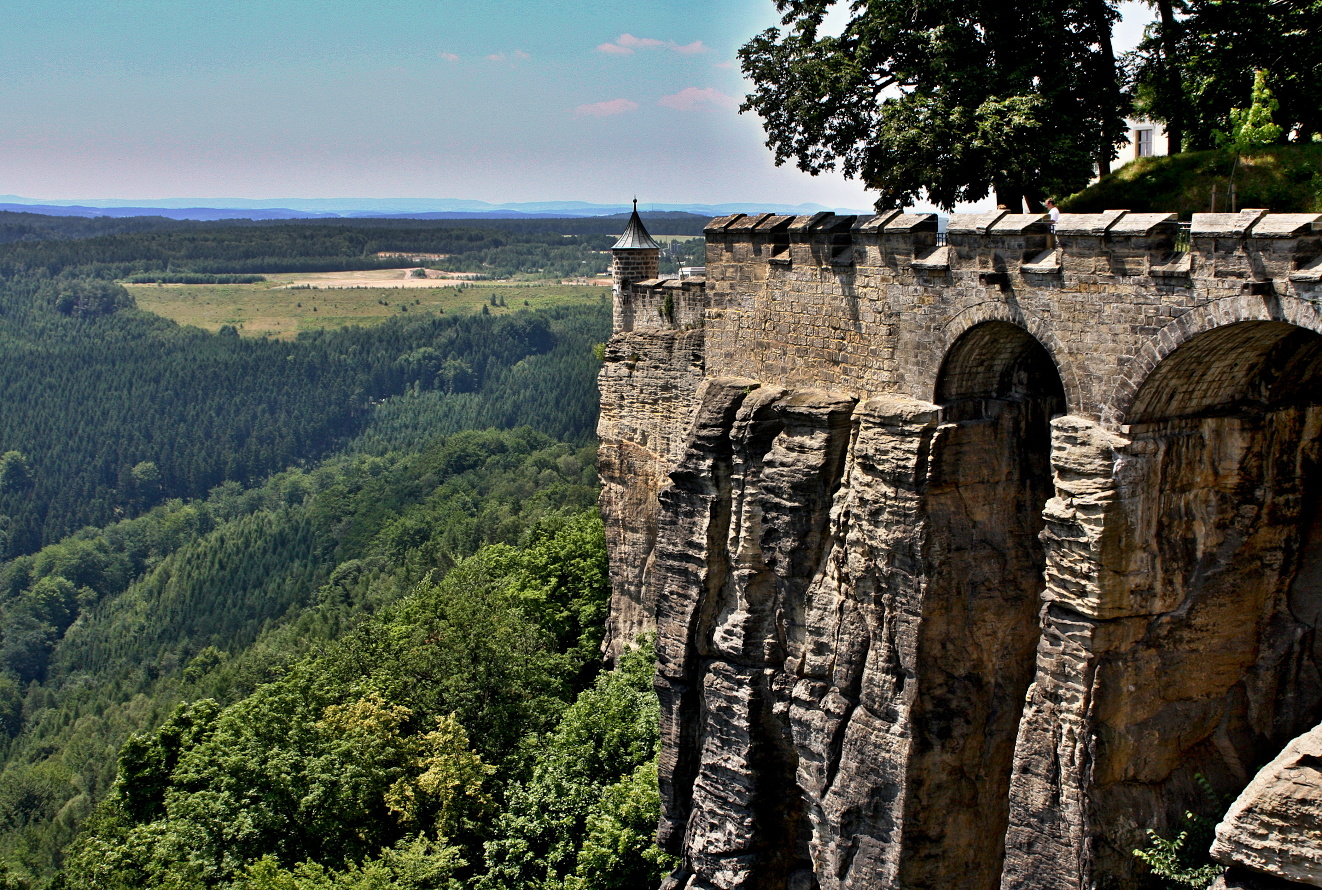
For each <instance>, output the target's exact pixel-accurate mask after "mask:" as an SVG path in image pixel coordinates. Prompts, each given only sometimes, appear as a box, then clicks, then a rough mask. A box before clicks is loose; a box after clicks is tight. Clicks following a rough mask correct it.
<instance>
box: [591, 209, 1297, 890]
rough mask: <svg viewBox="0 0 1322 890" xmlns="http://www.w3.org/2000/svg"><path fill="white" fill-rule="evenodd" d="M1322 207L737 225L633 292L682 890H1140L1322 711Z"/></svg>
mask: <svg viewBox="0 0 1322 890" xmlns="http://www.w3.org/2000/svg"><path fill="white" fill-rule="evenodd" d="M1320 222H1322V217H1317V216H1312V217H1297V216H1289V217H1285V216H1282V215H1277V216H1272V215H1266V216H1264V215H1263V214H1262V213H1261V212H1260V211H1254V212H1252V213H1249V214H1236V215H1229V214H1224V215H1216V216H1215V217H1212V216H1211V215H1208V216H1206V217H1204V218H1202V219H1198V218H1196V219H1195V222H1194V227H1193V233H1192V235H1193V237H1192V243H1193V250H1192V251H1190V252H1188V253H1176V252H1174V234H1175V232H1174V226H1175V223H1174V221H1173V219H1171V218H1170V217H1168V216H1163V215H1160V214H1146V215H1134V214H1129V215H1125V214H1123V213H1118V212H1117V213H1110V214H1100V215H1097V216H1096V217H1073V218H1071V217H1068V216H1067V217H1063V218H1062V221H1061V224H1060V226H1058V230H1057V238H1058V244H1057V246H1056V247H1055V248H1049V247H1048V245H1047V243H1046V230H1045V224H1044V223H1043V222H1042V220H1041V219H1040V218H1037V217H1022V216H1014V215H1010V216H1007V215H1005V214H1003V213H998V214H990V215H985V216H979V217H975V218H966V219H958V218H957V219H955V220H953V221H952V224H951V227H950V230H949V234H948V241H947V243H946V244H944V245H942V244H937V243H936V240H937V239H936V234H935V230H934V221H933V220H932V219H931V218H930V217H926V218H925V217H921V216H912V215H904V214H900V215H895V214H889V215H886V216H883V217H877V218H874V219H864V220H856V219H853V218H849V217H844V218H842V217H830V216H829V215H826V216H822V215H819V216H818V217H812V218H798V219H795V218H789V217H774V216H771V215H761V216H757V217H735V218H727V219H724V220H718V221H716V223H715V224H714V225H713V226H712V227H711V228H709V231H708V270H709V276H708V279H707V281H706V283H705V288H704V289H703V290H701V291H699V290H698V289H696V288H695V287H694V286H693V284H692V283H691V282H689V283H684V284H683V285H682V290H681V289H679V288H680V287H681V285H679V283H676V282H666V281H660V280H648V281H643V282H637V283H628V285H627V286H626V287H624V288H623V289H622V290H621V292H620V293H618V294H617V297H616V298H617V302H619V303H620V305H619V306H617V313H616V318H617V332H616V334H615V337H614V338H613V339H612V341H611V344H610V346H609V349H608V356H607V363H606V367H605V368H604V369H603V372H602V376H601V388H602V422H601V434H602V451H601V454H602V457H601V465H600V469H601V473H602V477H603V495H602V506H603V511H604V513H605V516H606V521H607V528H608V533H609V541H610V547H611V556H612V573H613V574H612V578H613V582H614V584H615V589H614V599H613V604H612V616H611V629H610V641H609V645H610V646H611V647H613V649H612V651H618V650H619V647H622V646H624V645H627V644H628V643H629V641H630V640H631V639H632V638H633V637H634V636H635V635H636V634H637V633H638V632H640V631H647V630H652V629H655V632H656V633H657V652H658V656H657V657H658V663H657V681H656V682H657V689H658V693H659V695H660V697H661V702H662V735H663V744H664V747H663V751H662V759H661V770H660V772H661V786H662V799H663V810H664V812H663V816H662V820H661V825H660V829H659V838H660V840H661V842H662V844H663V845H664V846H665V847H666V848H667V849H669V850H671V851H672V852H674V853H676V854H678V855H680V856H681V857H682V859H683V863H684V864H683V866H682V868H681V869H680V871H679V872H677V873H676V875H675V876H674V877H673V878H672V881H671V883H672V884H673V885H674V886H675V887H679V886H689V887H693V888H710V887H717V888H722V890H733V888H745V887H746V888H776V890H780V888H795V890H798V888H804V890H808V888H821V890H836V888H864V887H868V888H873V887H882V888H937V887H942V888H945V887H961V888H971V890H983V888H988V890H990V888H997V887H1005V888H1010V887H1016V888H1078V890H1083V888H1094V887H1096V888H1108V887H1117V888H1120V887H1136V886H1138V884H1139V882H1140V880H1141V878H1142V868H1141V865H1140V863H1139V862H1138V860H1136V859H1135V858H1134V857H1133V856H1132V850H1133V849H1134V848H1135V847H1136V846H1140V845H1142V843H1143V842H1144V840H1145V835H1144V831H1145V830H1146V829H1147V828H1149V827H1151V828H1155V829H1157V830H1158V831H1162V832H1165V833H1167V834H1174V833H1175V832H1176V831H1178V830H1179V827H1180V824H1181V820H1182V815H1183V813H1184V812H1185V811H1186V810H1187V809H1191V808H1197V807H1198V806H1200V805H1202V803H1203V802H1204V795H1203V793H1202V790H1201V788H1200V785H1199V780H1198V777H1199V776H1203V777H1206V779H1207V780H1208V781H1210V782H1212V784H1213V785H1214V787H1215V788H1216V789H1217V791H1218V792H1219V793H1223V794H1227V793H1237V792H1238V791H1239V790H1240V789H1243V788H1244V787H1245V786H1246V785H1248V783H1249V781H1250V779H1251V778H1252V777H1253V775H1254V773H1255V772H1256V771H1257V770H1258V769H1259V768H1260V767H1261V766H1262V765H1263V764H1265V763H1267V762H1268V761H1269V760H1271V759H1272V758H1273V757H1274V756H1276V755H1277V754H1278V752H1280V751H1281V749H1282V748H1283V747H1284V746H1285V745H1286V743H1287V742H1288V741H1289V740H1290V739H1292V738H1293V737H1295V736H1297V735H1298V734H1299V733H1301V732H1303V731H1305V730H1307V729H1308V728H1310V727H1312V726H1314V725H1315V724H1317V723H1318V721H1319V720H1320V719H1322V673H1320V672H1319V666H1320V665H1322V634H1319V625H1320V624H1322V510H1320V509H1319V502H1320V501H1322V474H1320V473H1319V472H1318V470H1319V466H1320V465H1322V336H1319V333H1318V332H1320V331H1322V293H1319V290H1322V287H1319V284H1320V283H1322V282H1320V281H1319V279H1322V272H1319V273H1318V274H1316V275H1314V273H1313V272H1312V271H1310V270H1312V269H1313V267H1314V266H1316V265H1318V263H1316V262H1315V258H1316V257H1319V256H1322V227H1319V223H1320ZM1285 811H1289V810H1288V808H1287V810H1285ZM1285 811H1281V810H1279V809H1278V810H1273V812H1285ZM1289 812H1293V811H1289ZM1311 812H1316V811H1315V810H1314V811H1311ZM1263 818H1268V817H1263ZM1270 818H1278V817H1275V816H1273V817H1270ZM1279 818H1284V819H1285V820H1286V821H1289V820H1290V819H1291V818H1294V817H1279ZM1268 821H1270V820H1269V819H1268ZM1296 821H1297V820H1296ZM1264 824H1265V823H1264ZM1273 830H1275V829H1273ZM1235 861H1236V862H1240V863H1241V864H1246V865H1249V866H1250V867H1251V868H1254V867H1256V866H1253V865H1252V864H1251V863H1248V862H1246V861H1242V860H1241V859H1236V860H1235ZM1263 879H1264V880H1265V879H1267V878H1266V877H1264V878H1263ZM1290 879H1291V880H1300V878H1299V877H1298V876H1295V877H1292V878H1290Z"/></svg>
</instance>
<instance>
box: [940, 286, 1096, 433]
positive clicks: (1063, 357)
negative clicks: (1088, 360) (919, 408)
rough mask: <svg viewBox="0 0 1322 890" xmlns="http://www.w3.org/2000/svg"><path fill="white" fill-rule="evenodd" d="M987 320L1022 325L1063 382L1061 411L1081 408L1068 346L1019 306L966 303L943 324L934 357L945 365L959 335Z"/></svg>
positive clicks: (1080, 385) (1080, 388) (1075, 366)
mask: <svg viewBox="0 0 1322 890" xmlns="http://www.w3.org/2000/svg"><path fill="white" fill-rule="evenodd" d="M988 322H1004V323H1005V324H1009V325H1013V326H1015V327H1018V328H1021V329H1022V330H1023V331H1025V332H1026V333H1028V334H1030V335H1031V336H1032V337H1033V339H1035V340H1037V342H1038V343H1039V344H1040V345H1041V346H1042V348H1043V349H1044V350H1045V351H1046V353H1047V355H1048V356H1050V357H1051V361H1052V364H1053V365H1054V366H1055V368H1056V373H1057V374H1059V375H1060V378H1061V382H1062V383H1063V385H1064V390H1065V401H1066V408H1065V409H1064V412H1062V413H1068V412H1069V411H1071V410H1073V411H1078V410H1080V408H1079V406H1081V405H1083V404H1084V402H1085V388H1084V386H1083V383H1082V381H1081V379H1080V377H1079V369H1078V363H1077V362H1075V361H1072V360H1071V354H1070V350H1069V348H1068V347H1067V346H1066V345H1065V344H1064V343H1063V342H1061V340H1060V338H1059V337H1057V336H1056V333H1055V331H1054V330H1053V329H1052V328H1051V326H1050V325H1049V324H1047V322H1046V321H1045V320H1044V319H1043V318H1042V317H1041V316H1038V315H1036V314H1034V313H1031V312H1025V311H1024V310H1023V309H1021V308H1020V307H1019V306H1015V305H1011V304H1008V303H1004V302H1002V301H1000V300H988V301H986V302H983V303H976V304H974V305H972V306H969V307H968V308H966V309H964V310H962V311H960V312H959V313H957V314H956V315H954V316H953V317H951V318H950V320H949V321H947V322H946V323H945V325H943V326H942V328H941V340H940V342H939V343H938V344H937V345H936V349H937V350H938V352H937V356H938V357H939V358H941V360H942V362H941V364H942V365H944V363H945V360H946V359H947V358H948V357H949V355H950V353H951V350H952V349H953V348H954V346H955V344H956V343H957V342H959V339H960V338H961V337H963V336H964V335H965V334H966V333H968V332H969V331H970V330H972V329H973V328H976V327H978V326H980V325H983V324H986V323H988ZM938 376H939V375H938ZM935 387H936V383H935V381H933V383H932V391H935ZM924 395H926V394H924Z"/></svg>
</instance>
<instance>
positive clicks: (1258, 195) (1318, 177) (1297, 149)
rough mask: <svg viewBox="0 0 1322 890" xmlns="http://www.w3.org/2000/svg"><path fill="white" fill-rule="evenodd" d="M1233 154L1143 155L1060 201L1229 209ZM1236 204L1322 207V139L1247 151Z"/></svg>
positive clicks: (1072, 206)
mask: <svg viewBox="0 0 1322 890" xmlns="http://www.w3.org/2000/svg"><path fill="white" fill-rule="evenodd" d="M1233 166H1234V156H1233V155H1230V154H1227V153H1225V152H1221V151H1191V152H1185V153H1183V154H1178V155H1172V156H1170V157H1155V158H1139V159H1138V160H1135V161H1131V162H1129V163H1128V164H1126V165H1125V166H1123V167H1121V168H1120V169H1119V170H1117V171H1115V172H1114V173H1112V174H1110V175H1109V176H1106V177H1104V178H1103V179H1102V180H1101V181H1100V182H1097V183H1095V184H1093V185H1091V186H1089V187H1088V188H1086V189H1084V190H1083V191H1081V192H1079V193H1077V194H1074V195H1071V196H1070V197H1068V198H1066V199H1064V200H1063V201H1061V202H1060V207H1061V209H1062V210H1064V211H1066V212H1067V213H1097V212H1100V211H1102V210H1111V209H1124V210H1132V211H1134V212H1136V213H1155V212H1161V211H1165V212H1172V211H1173V212H1175V213H1178V214H1179V216H1180V219H1189V218H1190V217H1191V216H1192V214H1194V213H1206V212H1208V211H1210V210H1211V209H1212V188H1213V187H1214V186H1215V188H1216V194H1217V206H1216V209H1217V210H1218V211H1222V212H1224V211H1228V210H1230V209H1231V208H1230V206H1229V201H1228V200H1227V197H1226V196H1227V193H1228V191H1229V184H1230V172H1231V168H1232V167H1233ZM1235 190H1236V194H1237V199H1236V202H1235V203H1236V208H1235V209H1240V208H1244V207H1265V208H1268V209H1269V210H1272V211H1274V212H1276V213H1322V143H1305V144H1300V145H1275V146H1271V147H1270V148H1266V149H1263V150H1261V151H1260V152H1256V153H1255V154H1253V155H1251V156H1245V157H1244V158H1242V159H1241V160H1240V167H1239V170H1238V171H1237V172H1236V173H1235Z"/></svg>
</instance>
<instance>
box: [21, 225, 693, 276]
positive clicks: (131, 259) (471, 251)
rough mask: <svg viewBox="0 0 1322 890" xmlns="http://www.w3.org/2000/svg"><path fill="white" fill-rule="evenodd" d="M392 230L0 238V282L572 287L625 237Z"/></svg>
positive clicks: (164, 230) (201, 229)
mask: <svg viewBox="0 0 1322 890" xmlns="http://www.w3.org/2000/svg"><path fill="white" fill-rule="evenodd" d="M82 222H88V221H82ZM115 222H117V223H123V222H125V221H123V220H116V221H115ZM344 222H356V221H344ZM391 222H408V223H409V225H407V226H404V225H399V226H386V225H325V224H311V223H306V222H303V221H298V224H294V223H293V222H287V223H275V224H270V223H268V224H263V225H255V224H249V225H236V224H233V223H208V224H197V223H178V224H174V225H167V226H158V225H149V226H147V225H145V226H143V227H142V228H141V229H134V228H132V227H129V226H119V227H115V228H111V229H110V231H111V232H112V234H94V235H93V236H92V237H75V236H66V237H62V238H59V239H51V240H24V239H20V238H11V239H10V240H9V241H8V243H6V242H5V239H4V238H3V237H0V274H2V275H5V276H11V277H12V276H15V275H17V276H22V277H24V278H27V279H32V278H34V277H39V276H49V277H60V278H94V279H129V280H132V281H137V282H151V281H178V282H182V283H188V282H189V281H194V280H196V281H202V280H204V279H201V278H197V277H196V276H223V277H224V278H225V280H230V279H232V277H233V276H236V275H242V276H247V275H259V274H262V273H279V272H339V271H346V270H357V269H396V268H404V267H408V266H412V265H416V264H417V263H416V262H415V261H414V260H413V259H411V257H414V256H441V257H443V259H439V260H437V259H430V260H428V264H429V265H433V266H435V267H436V268H443V269H445V270H446V271H449V272H463V273H469V274H473V275H476V276H479V277H482V278H509V277H513V276H516V275H522V276H528V277H540V278H566V277H572V276H581V275H598V274H601V273H604V272H606V271H607V270H608V269H609V266H610V247H611V245H612V244H614V243H615V239H616V238H617V237H618V232H617V233H615V234H607V233H602V232H588V233H584V234H564V233H561V232H557V231H545V230H540V229H531V230H524V229H519V230H511V229H502V228H499V227H498V226H497V224H498V223H500V222H503V221H500V220H488V221H485V222H487V223H488V224H489V225H488V227H483V228H479V227H475V226H456V225H451V224H449V223H448V221H447V222H446V223H445V224H431V225H427V224H423V223H420V222H419V221H417V220H407V221H395V220H392V221H391ZM615 225H618V226H619V228H620V229H623V226H624V221H623V220H620V221H617V222H616V223H615V224H614V225H612V226H608V227H606V228H614V226H615ZM29 227H30V224H29ZM590 228H603V226H601V225H597V226H593V227H590ZM71 231H72V232H85V233H95V232H96V229H94V228H91V227H82V228H79V227H74V228H72V229H71ZM3 234H4V230H3V226H0V235H3ZM701 244H702V242H701V239H697V240H694V241H693V242H692V243H686V244H685V245H684V247H683V255H682V256H681V255H680V254H678V253H676V252H675V251H674V250H672V249H671V248H667V251H666V252H667V260H669V261H670V262H671V263H672V264H674V265H675V266H676V268H677V266H678V265H695V264H696V265H701V260H698V261H697V262H696V263H695V262H694V257H695V256H698V255H700V251H701V247H700V245H701ZM383 254H384V255H383ZM671 254H673V255H671ZM668 271H672V272H673V271H674V269H669V270H668ZM205 280H209V281H215V279H210V278H207V279H205Z"/></svg>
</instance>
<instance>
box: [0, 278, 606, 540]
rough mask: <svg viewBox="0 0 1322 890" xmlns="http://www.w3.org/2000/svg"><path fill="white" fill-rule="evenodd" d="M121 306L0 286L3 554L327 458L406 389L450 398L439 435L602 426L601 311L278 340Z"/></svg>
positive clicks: (55, 286) (409, 324)
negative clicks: (596, 358)
mask: <svg viewBox="0 0 1322 890" xmlns="http://www.w3.org/2000/svg"><path fill="white" fill-rule="evenodd" d="M131 302H132V301H131V298H130V297H129V296H128V294H127V292H126V291H125V290H124V289H123V288H121V287H119V286H118V285H115V284H113V283H109V282H97V281H80V280H77V279H54V280H52V279H41V278H39V277H29V278H16V277H13V276H11V277H10V278H8V279H6V280H4V281H3V282H0V349H3V350H4V352H5V355H6V373H5V374H4V375H3V376H0V453H2V454H4V455H5V457H3V458H0V517H2V518H0V530H3V533H4V539H3V542H2V543H3V544H4V548H5V549H4V550H3V551H0V556H2V555H4V554H5V553H8V554H17V553H25V552H29V551H31V550H33V549H35V548H36V547H39V546H41V545H43V544H48V543H51V542H53V541H56V540H59V539H60V538H62V537H63V536H65V535H67V534H69V533H70V532H72V531H74V530H76V529H78V528H80V527H81V526H84V525H101V524H104V523H106V522H107V521H109V520H111V519H112V518H114V517H116V516H121V515H131V514H133V513H136V512H138V511H140V510H142V509H144V508H146V507H149V506H151V505H153V504H155V503H159V502H161V501H162V500H165V499H168V498H171V497H198V496H201V495H204V494H205V493H206V492H207V491H208V490H210V489H211V488H212V487H214V486H216V485H218V484H220V483H221V482H224V481H226V480H236V481H240V482H245V483H246V482H252V481H255V480H257V479H260V478H262V477H264V476H265V475H267V474H269V473H271V472H274V471H276V470H280V469H283V468H284V467H285V466H287V465H289V464H290V463H294V462H298V461H301V460H309V459H316V458H318V457H321V456H322V455H324V454H327V453H329V450H330V449H331V448H333V447H335V446H337V445H339V444H342V443H343V442H344V441H345V440H346V439H347V437H348V436H349V435H351V434H352V433H353V432H355V431H356V430H358V429H360V428H361V427H362V425H363V424H364V423H365V422H366V421H367V419H368V417H369V414H370V412H371V409H372V407H373V405H374V404H376V403H378V402H380V401H381V400H382V399H385V398H388V397H391V396H396V395H400V394H402V393H405V392H428V391H439V392H441V393H444V394H447V395H453V396H455V397H456V398H455V403H454V404H447V405H445V406H444V408H443V409H442V410H444V411H445V412H446V413H447V414H448V415H449V417H450V418H451V422H450V425H449V426H448V428H442V429H441V430H439V431H442V432H444V431H450V432H452V431H455V430H459V429H465V428H471V427H475V426H484V425H495V426H506V427H508V426H513V425H516V424H518V423H526V424H529V425H531V426H533V427H535V428H537V429H540V430H543V431H545V432H547V433H550V434H551V435H554V436H557V437H561V438H566V439H572V440H575V441H581V440H582V439H583V438H584V437H586V436H588V435H590V434H591V432H592V429H593V426H594V424H595V417H596V415H595V405H594V404H593V401H592V396H591V390H592V387H593V382H592V361H593V360H592V357H591V350H590V347H591V344H592V343H594V342H599V341H601V340H604V339H605V337H606V333H607V330H608V325H609V321H608V318H607V311H606V309H605V307H602V308H599V309H583V308H580V309H569V308H565V309H560V310H554V311H547V312H542V313H524V314H518V315H515V316H512V317H509V318H502V319H498V320H493V319H485V318H482V317H463V318H457V317H456V318H450V317H434V316H402V317H400V318H398V319H393V320H391V321H390V322H388V323H386V324H382V325H379V326H375V327H366V328H346V329H342V330H337V331H327V332H310V333H307V334H304V335H302V336H300V337H299V339H298V340H297V341H296V342H293V343H283V342H278V341H264V340H254V339H245V338H240V337H238V336H236V335H234V334H233V333H232V332H230V333H229V334H225V333H224V332H222V336H213V335H210V334H207V333H205V332H203V331H200V330H197V329H194V328H181V327H179V326H177V325H175V324H173V323H172V322H168V321H165V320H164V319H160V318H158V317H156V316H152V315H149V314H146V313H141V312H135V311H132V310H131V308H128V307H129V306H130V304H131ZM465 396H469V398H465Z"/></svg>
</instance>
